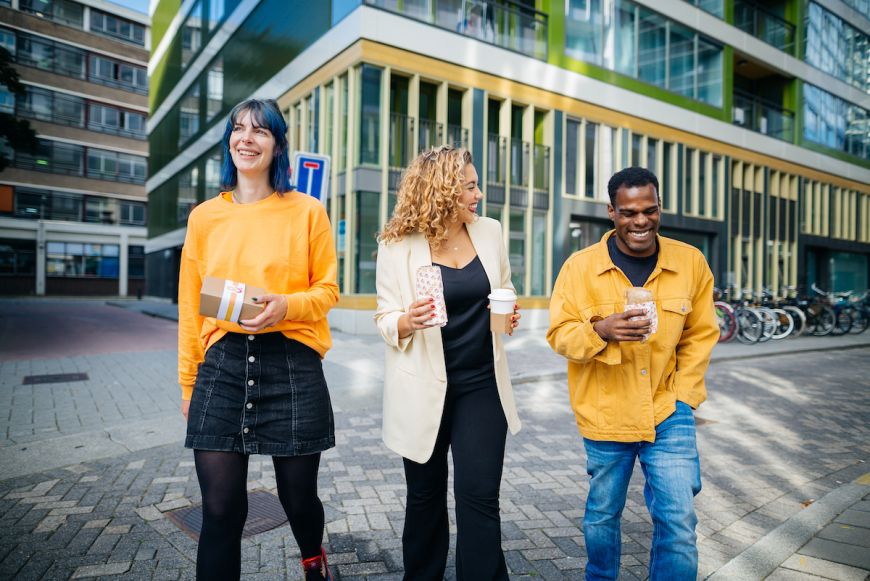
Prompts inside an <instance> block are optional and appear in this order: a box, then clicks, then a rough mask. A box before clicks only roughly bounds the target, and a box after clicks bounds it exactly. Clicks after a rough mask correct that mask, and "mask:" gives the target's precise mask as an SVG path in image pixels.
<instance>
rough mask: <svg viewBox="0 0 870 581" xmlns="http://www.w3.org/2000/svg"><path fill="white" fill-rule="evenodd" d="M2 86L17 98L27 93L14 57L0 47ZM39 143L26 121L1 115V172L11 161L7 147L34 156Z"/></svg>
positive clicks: (7, 114)
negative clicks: (9, 146) (13, 62)
mask: <svg viewBox="0 0 870 581" xmlns="http://www.w3.org/2000/svg"><path fill="white" fill-rule="evenodd" d="M0 85H5V86H6V88H7V89H8V90H9V92H10V93H12V94H13V95H15V96H16V97H18V96H23V95H24V93H25V88H24V84H23V83H22V82H21V80H20V79H19V78H18V71H16V70H15V68H14V67H13V66H12V55H11V54H10V53H9V51H8V50H6V49H5V48H3V47H0ZM38 143H39V142H38V141H37V139H36V132H35V131H34V130H33V128H31V127H30V123H29V122H28V121H27V120H26V119H18V118H17V117H15V116H14V115H10V114H9V113H0V171H3V170H4V169H5V168H6V167H7V166H8V165H9V163H10V161H11V160H10V159H9V158H8V157H7V147H6V146H7V145H11V146H12V148H13V149H14V150H16V151H24V152H26V153H31V154H34V153H36V148H37V145H38Z"/></svg>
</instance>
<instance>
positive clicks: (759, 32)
mask: <svg viewBox="0 0 870 581" xmlns="http://www.w3.org/2000/svg"><path fill="white" fill-rule="evenodd" d="M734 26H736V27H737V28H739V29H740V30H742V31H744V32H747V33H749V34H751V35H752V36H754V37H756V38H758V39H760V40H763V41H764V42H766V43H767V44H769V45H771V46H775V47H776V48H778V49H780V50H781V51H784V52H787V53H788V54H794V25H793V24H791V23H789V22H786V21H785V20H783V19H782V18H780V17H779V16H777V15H776V14H774V13H773V12H770V11H768V10H766V9H765V8H762V7H761V6H759V5H757V4H754V3H752V2H749V1H747V0H735V2H734Z"/></svg>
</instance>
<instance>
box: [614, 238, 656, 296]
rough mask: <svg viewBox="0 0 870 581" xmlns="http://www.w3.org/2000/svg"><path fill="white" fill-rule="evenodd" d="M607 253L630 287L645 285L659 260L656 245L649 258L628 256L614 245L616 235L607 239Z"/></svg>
mask: <svg viewBox="0 0 870 581" xmlns="http://www.w3.org/2000/svg"><path fill="white" fill-rule="evenodd" d="M607 252H608V253H609V254H610V260H612V261H613V264H615V265H616V266H617V267H618V268H619V270H621V271H622V272H623V273H624V274H625V276H626V277H627V278H628V280H629V281H631V284H632V286H643V285H644V284H646V281H647V279H649V275H651V274H652V271H653V270H655V268H656V262H658V259H659V247H658V243H656V251H655V252H653V253H652V254H650V255H649V256H644V257H642V258H641V257H637V256H629V255H628V254H625V253H624V252H623V251H622V250H620V249H619V247H618V246H617V245H616V235H613V236H611V237H610V238H608V239H607Z"/></svg>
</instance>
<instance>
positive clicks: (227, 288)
mask: <svg viewBox="0 0 870 581" xmlns="http://www.w3.org/2000/svg"><path fill="white" fill-rule="evenodd" d="M244 303H245V283H243V282H235V281H232V280H226V281H224V292H223V295H222V296H221V304H220V306H218V312H217V318H218V319H222V320H224V321H229V322H231V323H238V322H239V315H241V314H242V305H243V304H244ZM230 305H232V311H230ZM227 314H229V316H227Z"/></svg>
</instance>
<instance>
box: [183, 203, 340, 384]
mask: <svg viewBox="0 0 870 581" xmlns="http://www.w3.org/2000/svg"><path fill="white" fill-rule="evenodd" d="M206 276H215V277H219V278H227V279H230V280H236V281H239V282H243V283H245V284H248V285H252V286H257V287H260V288H263V289H266V292H268V293H270V294H283V295H285V296H286V297H287V315H286V317H285V320H284V321H282V322H280V323H278V324H277V325H275V326H274V327H270V328H269V329H267V330H264V331H261V333H266V332H272V331H281V332H282V333H283V334H284V336H285V337H288V338H290V339H295V340H296V341H299V342H300V343H304V344H305V345H308V346H309V347H311V348H312V349H314V350H315V351H317V352H318V353H320V356H321V357H323V356H324V355H325V354H326V352H327V350H329V348H330V347H331V346H332V338H331V337H330V334H329V324H328V323H327V320H326V313H327V312H328V311H329V309H330V308H332V307H333V306H334V305H335V304H336V303H337V302H338V285H337V284H336V282H335V276H336V258H335V245H334V244H333V241H332V231H331V229H330V227H329V218H328V217H327V215H326V210H325V209H324V207H323V205H322V204H321V203H320V202H319V201H317V200H315V199H314V198H312V197H311V196H307V195H305V194H300V193H299V192H295V191H293V192H287V193H285V194H284V195H283V196H279V195H278V194H276V193H273V194H272V195H271V196H269V197H268V198H266V199H264V200H260V201H259V202H254V203H252V204H234V203H233V201H232V197H231V194H230V193H229V192H223V193H221V195H220V196H217V197H215V198H212V199H210V200H208V201H206V202H203V203H202V204H200V205H198V206H197V207H196V208H194V210H193V212H191V213H190V217H189V218H188V220H187V236H186V237H185V240H184V248H183V249H182V251H181V274H180V276H179V281H178V382H179V383H180V384H181V395H182V399H185V400H189V399H190V397H191V394H193V387H194V384H195V383H196V374H197V370H198V366H199V364H200V363H202V361H203V358H204V357H205V352H206V350H208V348H209V347H211V346H212V345H214V344H215V343H216V342H217V341H218V340H219V339H220V338H221V337H223V336H224V335H226V334H227V333H228V332H235V333H245V330H244V329H242V328H241V327H240V326H239V325H237V324H236V323H230V322H227V321H218V320H217V319H214V318H212V317H209V318H205V317H201V316H200V315H199V291H200V288H201V286H202V280H203V278H204V277H206Z"/></svg>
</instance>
